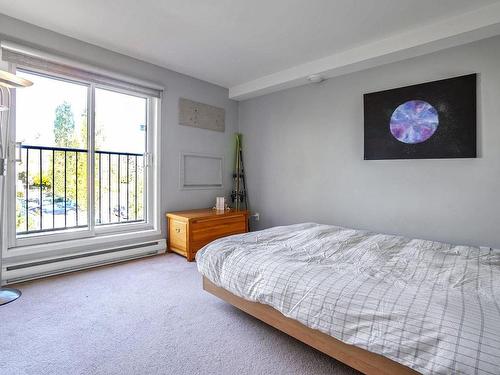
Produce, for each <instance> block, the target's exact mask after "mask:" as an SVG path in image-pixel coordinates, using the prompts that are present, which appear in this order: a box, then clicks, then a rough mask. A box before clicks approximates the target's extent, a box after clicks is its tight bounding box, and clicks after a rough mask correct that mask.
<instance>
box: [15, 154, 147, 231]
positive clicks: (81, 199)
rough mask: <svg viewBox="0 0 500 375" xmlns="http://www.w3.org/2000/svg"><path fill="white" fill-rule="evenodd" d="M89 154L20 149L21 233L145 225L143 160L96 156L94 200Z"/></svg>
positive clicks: (140, 156) (128, 156)
mask: <svg viewBox="0 0 500 375" xmlns="http://www.w3.org/2000/svg"><path fill="white" fill-rule="evenodd" d="M87 154H88V151H87V150H85V149H79V148H70V147H45V146H28V145H22V146H21V162H20V164H19V166H18V170H17V180H18V183H17V189H16V190H17V192H16V195H17V201H16V206H17V210H16V211H17V233H18V234H28V233H35V232H47V231H54V230H61V229H70V228H84V227H87V226H88V222H87V221H88V220H87V219H88V212H89V211H88V207H87V204H88V202H91V204H93V205H94V212H95V224H96V225H106V224H115V223H124V222H127V223H129V222H140V221H143V220H144V208H143V202H144V197H145V196H144V194H145V189H144V187H145V185H144V176H145V175H144V173H145V172H144V155H143V154H137V153H126V152H113V151H101V150H99V151H97V150H96V151H95V159H94V164H95V169H94V181H95V182H94V186H95V193H94V197H95V199H88V186H87V185H88V181H89V179H88V167H87V165H88V162H87Z"/></svg>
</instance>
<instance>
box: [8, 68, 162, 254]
mask: <svg viewBox="0 0 500 375" xmlns="http://www.w3.org/2000/svg"><path fill="white" fill-rule="evenodd" d="M17 74H18V75H20V76H22V77H24V78H27V79H29V80H31V81H33V82H34V85H33V87H31V88H30V90H19V92H18V93H17V96H16V118H15V142H16V153H17V155H16V170H15V177H14V180H15V181H14V184H13V185H15V186H12V188H13V191H14V192H15V203H13V204H12V205H13V206H14V207H13V209H11V213H12V214H11V217H12V219H13V220H14V221H15V225H14V224H13V225H12V228H13V230H12V232H13V233H14V236H13V237H14V238H15V243H12V241H11V246H19V245H24V244H28V245H29V244H34V243H36V244H38V243H43V242H52V241H58V240H62V239H73V238H79V237H85V236H95V235H97V234H99V233H100V232H102V233H109V232H113V231H122V232H123V231H127V230H130V228H134V229H137V228H140V225H141V224H144V225H145V226H146V225H147V224H149V221H150V216H148V186H149V184H150V180H151V176H152V175H153V173H151V170H150V168H151V165H150V163H149V162H148V160H149V159H150V158H149V155H150V152H149V151H148V147H149V144H150V142H149V141H148V139H149V137H148V132H149V126H148V123H149V118H150V111H151V108H152V106H151V98H149V97H148V96H146V95H141V94H137V93H131V92H128V91H125V90H118V89H115V88H113V87H107V86H102V85H96V84H94V83H91V82H88V83H87V82H82V81H78V80H76V79H75V80H72V79H71V78H67V77H61V76H54V75H48V74H42V73H40V72H34V71H28V70H21V69H18V72H17ZM13 216H15V217H13Z"/></svg>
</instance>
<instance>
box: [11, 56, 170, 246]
mask: <svg viewBox="0 0 500 375" xmlns="http://www.w3.org/2000/svg"><path fill="white" fill-rule="evenodd" d="M18 69H19V70H21V71H24V72H27V73H31V74H36V75H40V76H43V77H46V78H49V79H56V80H61V81H64V82H69V83H75V84H80V85H84V86H87V121H88V125H87V129H88V134H87V187H88V192H87V207H89V209H88V212H87V222H88V226H87V228H81V229H78V228H74V229H72V228H69V229H61V230H56V231H50V232H42V233H34V234H27V235H23V236H20V237H18V236H17V231H16V220H15V217H16V204H15V194H16V186H15V184H16V183H15V181H16V176H15V174H16V162H15V160H10V162H11V163H12V164H11V166H10V167H9V171H8V175H7V194H8V197H9V198H10V199H8V204H7V212H6V214H7V226H8V230H7V233H8V241H7V250H11V249H12V250H14V249H16V248H19V249H21V248H27V247H36V245H41V246H43V245H44V244H47V243H54V242H61V241H76V240H84V239H93V238H99V237H106V236H114V235H120V234H122V235H124V237H128V235H130V236H131V237H132V236H134V235H137V234H138V233H147V234H151V235H158V234H160V233H161V231H160V230H159V223H160V218H159V214H160V212H159V210H158V206H159V171H160V149H161V148H160V140H161V136H160V130H161V127H160V126H159V124H160V123H161V122H160V116H161V101H162V97H161V96H160V97H159V98H157V97H154V96H151V95H147V94H144V93H139V92H135V91H133V90H128V89H123V88H118V87H114V86H113V85H110V84H100V83H99V84H98V83H94V82H92V81H88V80H84V79H80V78H76V77H72V76H71V75H63V74H59V73H53V72H48V71H44V70H41V69H37V68H33V67H24V66H22V65H17V64H12V63H10V64H9V71H11V72H12V73H15V72H16V71H17V70H18ZM96 88H99V89H103V90H108V91H113V92H117V93H121V94H126V95H131V96H135V97H140V98H144V99H146V103H147V104H146V124H145V125H146V153H145V159H146V160H148V161H149V162H148V163H147V164H146V168H145V183H146V194H144V198H143V199H144V202H143V207H144V210H145V215H144V221H141V222H131V223H127V222H121V223H114V224H106V225H97V224H96V223H95V202H96V198H97V197H96V193H95V90H96ZM11 109H12V110H11V113H10V121H11V127H10V128H11V131H10V135H9V141H10V145H11V148H10V151H11V152H10V155H14V154H15V152H16V150H15V141H16V121H15V120H16V111H17V108H16V96H15V93H13V95H12V106H11ZM10 159H13V157H12V158H10ZM33 250H34V249H30V250H28V249H27V251H28V252H29V253H32V252H33Z"/></svg>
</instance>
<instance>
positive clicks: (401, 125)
mask: <svg viewBox="0 0 500 375" xmlns="http://www.w3.org/2000/svg"><path fill="white" fill-rule="evenodd" d="M438 126H439V115H438V112H437V110H436V108H434V107H433V106H432V105H430V104H429V103H427V102H425V101H423V100H409V101H407V102H404V103H403V104H401V105H400V106H399V107H397V108H396V110H395V111H394V112H393V113H392V116H391V121H390V129H391V134H392V135H393V136H394V138H396V139H397V140H398V141H400V142H403V143H412V144H413V143H421V142H425V141H426V140H428V139H429V138H430V137H432V136H433V134H434V133H435V132H436V130H437V128H438Z"/></svg>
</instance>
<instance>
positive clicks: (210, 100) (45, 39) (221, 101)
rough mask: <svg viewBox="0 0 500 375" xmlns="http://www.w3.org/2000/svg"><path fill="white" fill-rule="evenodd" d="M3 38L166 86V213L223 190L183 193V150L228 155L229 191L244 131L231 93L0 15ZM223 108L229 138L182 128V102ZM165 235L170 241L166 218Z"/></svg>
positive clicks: (210, 200) (207, 201)
mask: <svg viewBox="0 0 500 375" xmlns="http://www.w3.org/2000/svg"><path fill="white" fill-rule="evenodd" d="M0 39H1V40H9V41H17V42H19V43H23V44H25V45H29V46H34V47H41V48H43V49H44V50H47V51H52V52H54V53H56V54H59V55H62V56H65V57H70V58H75V59H77V60H79V61H82V62H87V63H90V64H93V65H96V66H99V67H102V68H105V69H109V70H112V71H115V72H118V73H122V74H126V75H129V76H131V77H137V78H140V79H145V80H148V81H153V82H156V83H158V84H160V85H163V86H165V87H166V92H165V97H164V100H163V107H162V124H161V126H162V163H161V164H162V168H161V186H162V188H161V211H162V212H163V213H164V212H166V211H169V210H178V209H188V208H199V207H211V206H213V205H214V204H215V197H216V196H218V195H221V191H217V190H179V154H180V152H182V151H186V152H190V151H191V152H196V153H206V154H217V155H223V156H225V161H226V168H225V182H224V185H225V192H226V193H227V192H229V191H230V188H231V172H232V165H233V163H232V160H233V153H234V150H233V147H232V145H233V142H232V140H233V134H234V132H236V131H237V126H238V103H237V102H235V101H232V100H229V99H228V90H227V89H225V88H222V87H219V86H216V85H212V84H210V83H207V82H204V81H200V80H197V79H195V78H191V77H188V76H186V75H182V74H179V73H176V72H173V71H170V70H167V69H164V68H161V67H158V66H155V65H152V64H148V63H145V62H142V61H139V60H136V59H133V58H130V57H127V56H124V55H120V54H118V53H114V52H111V51H108V50H106V49H102V48H99V47H96V46H94V45H91V44H87V43H84V42H81V41H78V40H76V39H72V38H69V37H66V36H63V35H61V34H57V33H54V32H51V31H48V30H46V29H42V28H39V27H36V26H33V25H31V24H28V23H24V22H21V21H18V20H15V19H13V18H10V17H6V16H3V15H1V14H0ZM179 97H185V98H189V99H193V100H195V101H199V102H203V103H207V104H211V105H215V106H218V107H223V108H225V110H226V131H225V133H219V132H214V131H210V130H204V129H196V128H191V127H187V126H180V125H178V110H177V105H178V99H179ZM163 216H164V215H163V214H162V230H163V234H164V236H165V218H164V217H163Z"/></svg>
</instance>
